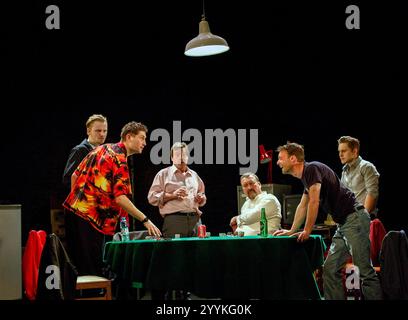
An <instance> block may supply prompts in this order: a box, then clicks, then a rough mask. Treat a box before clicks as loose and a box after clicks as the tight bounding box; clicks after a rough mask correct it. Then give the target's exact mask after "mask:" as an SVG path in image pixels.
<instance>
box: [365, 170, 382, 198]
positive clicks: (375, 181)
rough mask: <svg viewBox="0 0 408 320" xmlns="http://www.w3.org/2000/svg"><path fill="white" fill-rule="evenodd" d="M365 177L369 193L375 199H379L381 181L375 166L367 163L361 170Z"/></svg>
mask: <svg viewBox="0 0 408 320" xmlns="http://www.w3.org/2000/svg"><path fill="white" fill-rule="evenodd" d="M361 173H362V174H363V177H364V183H365V187H366V190H367V193H368V194H370V195H371V196H372V197H374V198H376V199H377V198H378V195H379V179H380V174H379V173H378V171H377V169H376V168H375V167H374V165H373V164H371V163H367V164H366V165H365V166H364V167H363V168H362V170H361Z"/></svg>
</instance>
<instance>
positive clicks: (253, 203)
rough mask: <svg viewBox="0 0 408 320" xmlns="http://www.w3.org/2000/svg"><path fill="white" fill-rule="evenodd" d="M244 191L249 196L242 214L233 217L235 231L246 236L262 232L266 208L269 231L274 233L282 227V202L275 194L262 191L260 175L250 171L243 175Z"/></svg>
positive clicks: (232, 222) (232, 223) (242, 184)
mask: <svg viewBox="0 0 408 320" xmlns="http://www.w3.org/2000/svg"><path fill="white" fill-rule="evenodd" d="M241 186H242V191H243V192H244V194H245V195H246V196H247V199H246V201H245V203H244V204H243V206H242V208H241V214H240V215H238V216H235V217H233V218H232V219H231V222H230V226H231V227H232V228H233V229H234V228H235V227H237V228H236V230H235V232H238V233H239V232H244V235H245V236H253V235H257V234H259V233H260V219H261V209H262V208H265V213H266V219H267V220H268V232H269V233H270V234H272V233H273V232H275V231H276V230H278V229H280V223H281V218H282V215H281V204H280V203H279V200H278V199H277V198H276V197H275V196H274V195H273V194H269V193H266V192H265V191H262V186H261V183H260V182H259V179H258V177H257V176H256V175H255V174H254V173H252V172H248V173H245V174H243V175H242V176H241Z"/></svg>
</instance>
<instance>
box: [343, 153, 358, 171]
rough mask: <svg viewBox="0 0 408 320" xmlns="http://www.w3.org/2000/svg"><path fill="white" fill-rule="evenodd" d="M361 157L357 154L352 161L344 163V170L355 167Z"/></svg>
mask: <svg viewBox="0 0 408 320" xmlns="http://www.w3.org/2000/svg"><path fill="white" fill-rule="evenodd" d="M361 160H362V158H361V156H358V158H356V159H354V160H353V161H351V162H350V163H346V164H345V165H344V167H343V169H344V170H350V169H353V168H355V167H357V166H358V165H359V164H360V162H361Z"/></svg>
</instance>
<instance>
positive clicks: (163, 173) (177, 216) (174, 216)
mask: <svg viewBox="0 0 408 320" xmlns="http://www.w3.org/2000/svg"><path fill="white" fill-rule="evenodd" d="M170 154H171V161H172V162H173V165H172V166H170V167H167V168H165V169H162V170H160V171H159V172H158V173H157V175H156V177H155V178H154V180H153V183H152V186H151V187H150V190H149V194H148V200H149V203H150V204H151V205H153V206H158V207H159V210H160V214H161V216H162V217H163V218H164V223H163V235H164V237H174V235H175V234H180V236H181V237H192V236H195V235H196V234H197V230H196V229H197V223H199V221H200V217H201V214H202V212H201V210H200V207H202V206H204V205H205V203H206V201H207V198H206V196H205V193H204V192H205V186H204V182H203V181H202V180H201V178H200V177H199V176H198V174H197V173H196V172H195V171H194V170H191V169H190V168H189V167H188V166H187V163H188V154H189V151H188V147H187V144H185V143H184V142H176V143H175V144H174V145H173V146H172V148H171V153H170Z"/></svg>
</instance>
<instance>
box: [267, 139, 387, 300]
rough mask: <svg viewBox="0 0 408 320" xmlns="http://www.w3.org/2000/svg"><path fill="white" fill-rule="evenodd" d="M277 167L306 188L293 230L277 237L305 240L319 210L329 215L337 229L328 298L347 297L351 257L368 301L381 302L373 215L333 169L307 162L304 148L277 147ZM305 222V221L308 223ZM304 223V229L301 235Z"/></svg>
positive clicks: (326, 276)
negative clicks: (344, 280) (345, 279)
mask: <svg viewBox="0 0 408 320" xmlns="http://www.w3.org/2000/svg"><path fill="white" fill-rule="evenodd" d="M277 151H278V152H279V156H278V162H277V164H278V166H279V167H280V168H281V169H282V173H283V174H290V175H292V176H294V177H296V178H298V179H300V180H301V181H302V183H303V186H304V192H303V196H302V199H301V201H300V203H299V205H298V207H297V209H296V213H295V217H294V221H293V224H292V227H291V229H290V230H278V231H276V232H275V233H274V235H282V236H291V235H293V236H297V238H298V241H299V242H303V241H306V240H307V239H309V236H310V234H311V232H312V229H313V226H314V224H315V222H316V218H317V214H318V212H319V207H320V208H321V209H322V211H323V212H324V213H325V214H326V215H327V214H328V213H330V214H331V215H332V217H333V220H334V221H335V222H336V223H337V230H336V233H335V235H334V237H333V239H332V244H331V246H330V250H329V253H328V256H327V258H326V261H325V263H324V268H323V287H324V296H325V299H335V300H341V299H344V298H345V295H344V290H343V285H342V269H343V267H344V265H345V264H346V261H347V258H348V257H349V255H351V256H352V257H353V263H354V265H356V266H357V267H358V268H359V271H360V279H361V280H362V291H363V294H364V297H365V298H366V299H381V297H382V294H381V287H380V283H379V281H378V278H377V275H376V274H375V271H374V269H373V267H372V265H371V260H370V238H369V233H370V216H369V215H368V213H367V211H366V210H365V208H364V206H363V205H362V204H360V203H358V202H357V200H356V198H355V196H354V193H353V192H352V191H351V190H349V189H347V188H346V187H345V186H344V185H343V184H342V183H341V182H340V179H339V178H338V177H337V175H336V174H335V173H334V171H333V170H332V169H330V168H329V167H328V166H326V165H325V164H323V163H320V162H317V161H313V162H305V153H304V149H303V146H301V145H299V144H297V143H287V144H286V145H283V146H280V147H278V149H277ZM305 220H306V222H305ZM303 222H305V226H304V229H303V230H302V231H300V232H298V229H299V228H300V226H301V225H302V224H303Z"/></svg>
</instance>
